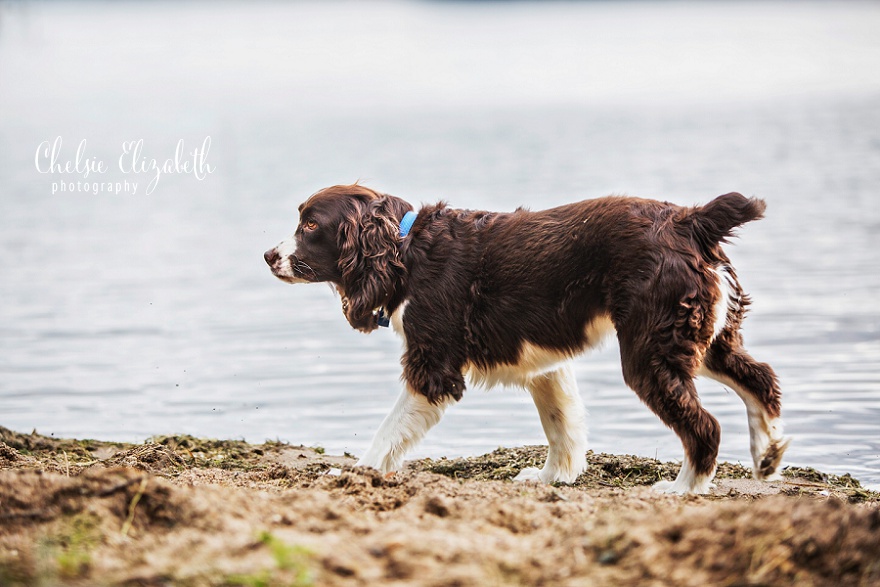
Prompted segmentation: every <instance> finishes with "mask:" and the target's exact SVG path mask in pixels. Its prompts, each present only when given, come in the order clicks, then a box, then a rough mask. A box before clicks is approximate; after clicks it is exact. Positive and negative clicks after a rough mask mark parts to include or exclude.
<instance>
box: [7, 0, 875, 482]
mask: <svg viewBox="0 0 880 587" xmlns="http://www.w3.org/2000/svg"><path fill="white" fill-rule="evenodd" d="M878 32H880V4H878V3H876V2H851V1H840V2H797V1H780V2H776V1H762V2H758V1H754V2H746V1H715V2H678V1H663V2H660V1H657V2H650V1H645V2H636V1H625V2H623V1H621V2H613V1H606V2H535V3H532V2H475V3H472V2H415V1H413V2H403V1H401V2H291V3H281V2H268V3H262V2H224V3H215V2H160V1H156V2H112V3H110V2H76V1H66V2H60V1H59V2H2V1H0V425H3V426H6V427H9V428H13V429H16V430H19V431H30V430H31V429H36V430H38V431H39V432H41V433H44V434H53V435H55V436H73V437H81V438H82V437H93V438H100V439H104V440H125V441H142V440H144V439H145V438H147V437H149V436H151V435H155V434H165V433H186V434H193V435H198V436H210V437H220V438H244V439H247V440H249V441H254V442H262V441H263V440H265V439H276V438H277V439H281V440H286V441H289V442H292V443H297V444H299V443H304V444H308V445H320V446H323V447H325V448H326V450H327V451H328V452H334V453H341V452H342V451H348V452H351V453H354V454H355V455H359V454H361V453H362V452H363V451H364V450H365V449H366V447H367V446H368V443H369V441H370V439H371V436H372V434H373V433H374V432H375V430H376V428H377V427H378V425H379V423H380V422H381V420H382V418H383V417H384V415H385V414H386V413H387V412H388V411H389V409H390V407H391V404H392V402H393V400H394V398H395V397H396V395H397V394H398V393H399V389H400V382H399V379H398V378H399V373H400V367H399V364H398V359H399V354H400V342H399V340H397V339H396V337H395V336H394V335H393V333H391V332H390V331H388V330H383V331H379V332H376V333H374V334H372V335H370V336H364V335H362V334H359V333H356V332H354V331H352V330H350V328H349V326H348V324H347V323H346V321H345V320H344V319H343V317H342V314H341V310H340V306H339V300H338V299H337V298H336V296H335V295H334V294H333V293H332V292H331V291H329V289H328V288H326V287H322V286H290V285H286V284H283V283H282V282H280V281H278V280H277V279H275V278H274V277H272V276H271V275H270V273H269V271H268V268H267V267H266V266H265V263H264V262H263V259H262V253H263V251H265V250H266V249H267V248H269V247H270V246H272V245H274V244H276V243H277V242H278V241H280V240H281V239H283V238H285V237H286V236H288V235H289V234H291V233H292V232H293V229H294V227H295V226H296V222H297V217H296V206H297V205H298V204H299V203H300V202H301V201H302V200H304V199H305V198H306V197H307V196H308V195H310V194H311V193H313V192H315V191H316V190H318V189H320V188H322V187H324V186H327V185H331V184H337V183H350V182H353V181H355V180H360V181H361V182H363V183H366V184H367V185H369V186H370V187H373V188H375V189H378V190H380V191H384V192H388V193H392V194H394V195H397V196H400V197H403V198H405V199H408V200H409V201H411V202H413V203H414V204H419V203H422V202H434V201H436V200H438V199H445V200H447V201H448V202H449V203H450V204H451V205H452V206H455V207H466V208H487V209H495V210H505V211H506V210H512V209H514V208H515V207H517V206H527V207H531V208H533V209H540V208H545V207H549V206H553V205H557V204H561V203H564V202H570V201H573V200H578V199H583V198H592V197H598V196H603V195H607V194H609V193H617V194H629V195H635V196H642V197H652V198H659V199H664V200H669V201H672V202H676V203H679V204H687V205H691V204H695V203H703V202H706V201H708V200H709V199H711V198H713V197H714V196H716V195H718V194H722V193H726V192H729V191H740V192H742V193H744V194H746V195H749V196H758V197H761V198H764V199H766V200H767V202H768V205H769V207H768V212H767V218H766V219H765V220H762V221H760V222H757V223H754V224H749V225H747V226H746V227H744V229H743V230H742V231H741V234H742V239H741V240H737V241H736V242H735V243H734V244H733V245H731V246H729V247H728V252H729V254H730V256H731V257H732V259H733V261H734V264H735V265H736V267H737V269H738V271H739V274H740V277H741V280H742V282H743V284H744V286H745V288H746V289H747V291H749V292H750V293H751V294H752V296H753V298H754V306H753V311H752V313H751V316H750V318H749V319H748V320H747V321H746V323H745V328H744V332H745V337H746V343H747V347H748V348H749V349H750V350H751V352H752V354H753V355H754V356H755V357H757V358H759V359H760V360H764V361H768V362H770V363H771V364H772V365H773V366H774V367H775V369H776V370H777V372H778V373H779V375H780V377H781V380H782V385H783V390H784V404H783V405H784V414H783V416H784V419H785V420H786V422H787V432H789V433H790V434H791V435H792V436H793V437H794V442H793V444H792V446H791V448H790V449H789V452H788V462H789V463H792V464H798V465H805V466H813V467H816V468H819V469H821V470H824V471H827V472H833V473H843V472H851V473H853V475H855V476H856V477H859V478H861V479H862V480H864V481H868V482H869V483H872V484H874V485H878V484H880V426H878V423H880V305H878V297H877V296H878V294H877V292H878V291H880V257H878V248H880V236H878V235H880V204H878V190H880V75H878V72H880V34H878ZM58 137H61V139H62V142H61V146H60V152H59V156H58V163H59V164H61V165H63V164H64V163H65V162H67V161H71V162H75V160H76V151H77V148H78V147H79V146H80V145H81V144H82V151H81V157H82V159H83V161H84V160H85V159H90V160H92V161H93V162H96V161H103V162H104V164H105V167H106V168H107V171H106V172H105V173H103V174H101V173H91V174H90V175H89V177H87V178H83V177H82V174H77V173H62V172H60V171H58V170H57V168H56V169H55V170H54V171H52V172H50V173H40V172H38V166H39V165H42V166H43V169H44V170H45V168H46V167H47V166H48V163H47V161H46V160H45V159H44V160H42V162H41V160H40V157H39V155H40V151H39V149H40V145H41V144H43V148H44V149H45V147H46V145H48V144H51V143H53V142H54V141H55V140H56V139H57V138H58ZM206 137H210V149H209V152H208V153H207V155H206V162H207V164H208V165H210V166H211V167H212V169H213V172H212V173H210V174H207V175H206V176H204V177H203V179H201V180H200V179H198V178H196V177H195V176H194V174H193V173H179V174H170V173H169V174H162V175H161V176H160V178H159V180H158V183H157V184H156V186H155V189H154V190H152V191H151V193H149V194H147V193H146V184H147V183H148V181H150V179H151V178H152V176H151V175H150V174H149V173H134V172H133V171H132V170H130V169H128V170H127V171H126V172H123V171H121V170H120V169H119V167H118V161H119V159H120V157H121V156H122V155H123V147H122V145H123V144H124V143H126V142H128V141H142V162H145V163H147V164H148V163H149V161H150V160H152V159H156V160H157V161H158V163H159V164H160V165H162V163H163V162H164V161H165V160H166V159H171V158H173V157H174V153H175V149H176V147H177V145H178V143H179V141H183V142H184V143H183V152H184V153H191V152H192V151H193V149H196V148H201V147H202V145H203V143H204V142H205V139H206ZM82 141H86V142H85V143H82ZM44 142H47V143H45V144H44ZM189 159H191V157H189ZM129 162H130V159H129ZM71 165H74V163H71ZM125 181H128V182H129V183H130V184H132V183H134V182H137V183H139V187H138V188H137V190H136V191H128V192H123V193H118V194H117V193H112V192H110V193H108V192H106V191H100V190H97V189H91V190H90V189H89V187H88V186H81V187H80V188H79V189H75V190H74V191H70V190H68V191H64V192H62V191H59V190H60V188H59V186H60V184H62V183H64V184H68V185H69V184H70V183H76V182H81V183H88V184H93V183H96V182H101V183H106V182H125ZM53 185H54V187H55V190H56V191H55V193H53ZM95 192H97V193H95ZM576 365H577V373H578V380H579V385H580V390H581V395H582V396H583V398H584V401H585V403H586V404H587V407H588V409H589V411H590V414H591V415H590V420H589V421H590V427H591V430H590V446H591V447H592V448H593V449H595V450H597V451H611V452H617V453H624V452H625V453H634V454H639V455H644V456H657V457H659V458H662V459H678V458H680V457H681V447H680V445H679V443H678V440H677V439H676V437H675V435H674V434H673V433H672V432H671V431H669V430H667V429H666V428H664V427H663V425H662V424H661V423H660V422H659V420H657V418H656V417H655V416H654V415H653V414H652V413H651V412H650V411H649V410H648V409H647V408H645V407H643V406H641V405H640V403H639V401H638V399H637V398H636V397H635V394H633V393H632V392H631V391H629V390H628V389H627V388H626V387H625V386H624V384H623V382H622V378H621V375H620V366H619V362H618V355H617V348H616V343H615V342H614V341H613V340H612V341H610V342H609V343H608V344H607V345H606V348H604V349H603V350H601V351H598V352H593V353H591V354H589V355H587V356H584V357H582V358H580V359H578V360H577V362H576ZM699 388H700V391H701V395H702V397H703V401H704V404H705V405H706V406H707V408H708V409H709V410H710V411H712V412H713V413H714V414H715V415H716V416H717V417H718V418H719V420H720V421H721V424H722V427H723V439H722V448H721V458H722V459H725V460H730V461H734V462H737V461H738V462H742V463H745V464H749V463H750V457H749V452H748V434H747V428H746V418H745V409H744V407H743V405H742V403H741V402H740V401H739V399H738V398H737V397H736V395H735V394H733V393H732V392H730V391H729V390H727V389H725V388H724V387H722V386H720V385H718V384H716V383H713V382H709V381H701V382H700V384H699ZM545 442H546V441H545V439H544V436H543V433H542V431H541V428H540V423H539V421H538V417H537V413H536V411H535V409H534V407H533V405H532V404H531V402H530V400H529V398H528V396H527V395H526V394H525V393H524V392H521V391H518V390H512V389H494V390H491V391H488V392H486V391H483V390H481V389H470V390H469V391H468V392H467V393H466V395H465V399H464V400H463V401H462V402H461V403H460V404H459V405H458V406H456V407H454V408H453V409H451V410H450V411H449V412H448V413H447V416H446V418H445V419H444V421H443V422H442V423H441V424H440V425H439V426H438V427H437V428H436V429H435V430H433V431H432V432H431V433H429V435H428V437H427V439H426V440H425V441H424V442H423V443H422V445H421V446H420V447H419V448H418V450H417V451H416V452H415V453H414V454H413V455H412V456H414V457H418V456H435V457H436V456H449V457H453V456H458V455H472V454H479V453H482V452H486V451H489V450H492V449H494V448H496V447H497V446H500V445H504V446H517V445H521V444H543V443H545Z"/></svg>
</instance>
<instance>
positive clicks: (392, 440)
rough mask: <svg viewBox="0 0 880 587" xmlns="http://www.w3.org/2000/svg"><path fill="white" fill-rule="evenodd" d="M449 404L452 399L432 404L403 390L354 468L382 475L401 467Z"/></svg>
mask: <svg viewBox="0 0 880 587" xmlns="http://www.w3.org/2000/svg"><path fill="white" fill-rule="evenodd" d="M453 403H455V400H453V399H449V400H447V401H444V402H442V403H440V404H438V405H434V404H432V403H431V402H429V401H428V400H427V399H426V398H425V396H423V395H422V394H420V393H416V392H414V391H412V390H411V389H409V388H408V387H407V388H406V389H404V390H403V392H402V393H401V394H400V396H399V397H398V398H397V402H396V403H395V404H394V408H393V409H392V410H391V413H390V414H388V416H387V417H386V418H385V420H384V421H383V422H382V425H381V426H379V430H378V431H377V432H376V436H375V437H374V438H373V442H372V444H371V445H370V449H369V450H368V451H367V453H366V454H365V455H364V456H363V457H361V459H360V460H359V461H358V462H357V466H359V467H373V468H374V469H378V470H379V471H381V472H383V473H389V472H391V471H396V470H397V469H399V468H400V465H401V464H403V457H404V456H405V455H406V453H407V452H408V451H409V450H410V449H411V448H413V447H414V446H415V445H416V444H418V442H419V441H420V440H421V439H422V438H424V436H425V434H426V433H427V432H428V430H430V429H431V427H432V426H434V425H435V424H437V422H439V421H440V418H442V417H443V413H444V412H445V411H446V408H447V407H448V406H449V405H450V404H453Z"/></svg>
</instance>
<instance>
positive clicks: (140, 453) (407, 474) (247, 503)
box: [0, 428, 880, 586]
mask: <svg viewBox="0 0 880 587" xmlns="http://www.w3.org/2000/svg"><path fill="white" fill-rule="evenodd" d="M0 443H2V444H0V584H3V585H10V586H11V585H192V586H202V585H205V586H207V585H229V586H231V585H245V586H275V585H278V586H280V585H285V586H289V585H295V586H304V585H331V586H333V585H379V584H381V585H432V586H433V585H436V586H441V585H442V586H453V585H460V586H469V585H474V586H477V585H481V586H482V585H585V584H590V585H621V584H627V585H708V584H713V585H795V584H797V585H828V584H834V585H876V584H880V542H878V541H877V539H876V537H877V533H878V532H880V494H877V493H875V492H871V491H868V490H865V489H863V488H862V487H861V486H860V484H859V482H858V481H857V480H855V479H853V478H851V477H850V476H848V475H842V476H828V475H823V474H822V473H820V472H818V471H814V470H812V469H798V468H789V469H787V470H786V471H785V473H784V480H783V481H781V482H777V483H769V484H765V483H757V482H755V481H753V480H751V479H750V478H749V471H747V470H746V469H745V468H743V467H742V466H739V465H731V464H727V463H721V464H720V465H719V470H718V477H717V479H716V488H715V489H714V490H713V492H712V493H711V494H710V495H706V496H683V497H682V496H670V495H663V494H659V493H657V492H654V491H653V490H651V488H650V485H651V484H652V483H653V482H655V481H656V480H658V479H660V478H667V479H670V478H673V477H674V475H675V473H676V472H677V468H678V465H676V464H674V463H663V462H660V461H657V460H655V459H650V458H643V457H634V456H627V455H609V454H598V453H597V454H593V453H589V454H588V460H589V463H590V466H589V469H588V471H587V472H586V473H584V474H583V475H581V477H579V478H578V480H577V482H576V483H575V484H573V485H572V486H566V485H556V486H547V485H539V484H533V483H516V482H512V481H510V480H509V479H510V478H511V477H512V476H514V475H515V474H516V472H517V471H518V470H519V469H521V468H522V467H525V466H535V465H538V466H540V464H541V463H542V462H543V459H544V457H545V455H546V448H545V447H537V446H534V447H520V448H499V449H498V450H496V451H493V452H491V453H488V454H486V455H483V456H480V457H471V458H461V459H423V460H417V461H410V462H408V463H407V464H406V466H405V467H404V469H403V470H402V471H399V472H396V473H393V474H388V475H382V474H380V473H379V472H377V471H374V470H371V469H363V468H355V467H354V464H355V462H356V459H355V458H354V457H353V456H352V455H328V454H324V450H323V449H321V448H320V447H305V446H294V445H290V444H286V443H281V442H268V443H264V444H260V445H257V444H248V443H245V442H243V441H234V440H233V441H220V440H204V439H196V438H193V437H189V436H166V437H156V438H152V439H150V440H149V441H147V442H145V443H143V444H125V443H112V442H101V441H94V440H67V439H54V438H51V437H46V436H42V435H39V434H36V433H32V434H22V433H17V432H13V431H10V430H7V429H5V428H0Z"/></svg>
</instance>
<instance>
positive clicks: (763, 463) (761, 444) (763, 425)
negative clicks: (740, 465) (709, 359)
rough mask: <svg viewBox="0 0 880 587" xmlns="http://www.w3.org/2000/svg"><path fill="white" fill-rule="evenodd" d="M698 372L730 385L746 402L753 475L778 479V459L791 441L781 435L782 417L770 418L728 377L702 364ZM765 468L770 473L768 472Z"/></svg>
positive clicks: (752, 398) (764, 478) (766, 479)
mask: <svg viewBox="0 0 880 587" xmlns="http://www.w3.org/2000/svg"><path fill="white" fill-rule="evenodd" d="M700 375H706V376H707V377H710V378H712V379H714V380H715V381H718V382H719V383H721V384H723V385H726V386H727V387H729V388H731V389H732V390H733V391H734V392H736V394H737V395H738V396H739V397H740V399H741V400H742V401H743V403H744V404H745V405H746V415H747V416H748V419H749V448H750V449H751V453H752V474H753V475H754V477H755V479H760V480H763V481H779V480H781V479H782V475H781V474H780V471H779V469H780V467H779V463H780V462H781V461H782V455H783V453H785V449H787V448H788V445H789V443H790V442H791V439H790V438H786V437H784V436H783V433H782V431H783V423H782V419H780V418H771V417H770V416H769V415H768V414H767V412H766V411H765V410H764V408H763V407H762V406H761V404H760V403H759V402H758V401H757V400H755V398H754V397H752V396H751V394H749V393H748V392H747V391H745V390H743V389H742V388H741V387H740V386H738V385H736V384H735V383H734V382H733V380H731V379H729V378H728V377H725V376H723V375H719V374H718V373H713V372H712V371H709V370H708V369H706V368H705V367H703V368H702V369H701V370H700ZM767 471H770V473H769V474H768V473H767Z"/></svg>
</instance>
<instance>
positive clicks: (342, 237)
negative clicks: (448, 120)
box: [264, 184, 789, 494]
mask: <svg viewBox="0 0 880 587" xmlns="http://www.w3.org/2000/svg"><path fill="white" fill-rule="evenodd" d="M765 207H766V204H765V202H764V201H763V200H760V199H756V198H746V197H744V196H742V195H740V194H738V193H730V194H726V195H723V196H719V197H717V198H715V199H714V200H712V201H711V202H709V203H708V204H706V205H704V206H696V207H682V206H678V205H675V204H671V203H668V202H660V201H655V200H648V199H640V198H633V197H624V196H609V197H604V198H598V199H593V200H585V201H581V202H578V203H574V204H568V205H564V206H559V207H557V208H552V209H549V210H544V211H539V212H531V211H528V210H526V209H522V208H519V209H517V210H516V211H514V212H511V213H496V212H485V211H473V210H458V209H453V208H450V207H448V206H447V205H446V204H445V203H443V202H440V203H438V204H436V205H426V206H424V207H422V208H421V209H420V210H419V211H418V212H417V213H416V212H415V211H414V209H413V206H412V205H410V204H409V203H407V202H406V201H404V200H402V199H400V198H397V197H395V196H391V195H386V194H383V193H379V192H377V191H374V190H372V189H369V188H367V187H365V186H362V185H358V184H354V185H338V186H333V187H329V188H326V189H323V190H321V191H318V192H317V193H315V194H314V195H312V196H311V197H309V198H308V199H307V200H306V201H305V202H304V203H303V204H302V205H301V206H300V207H299V216H300V220H299V225H298V226H297V228H296V232H295V234H294V235H293V237H291V238H289V239H288V240H285V241H283V242H281V243H280V244H279V245H277V246H276V247H274V248H272V249H270V250H268V251H266V253H265V255H264V258H265V260H266V262H267V263H268V264H269V266H270V267H271V270H272V273H273V274H274V275H275V276H276V277H278V278H279V279H281V280H283V281H286V282H288V283H316V282H329V283H331V284H333V285H334V286H335V287H336V290H337V291H338V292H339V294H340V297H341V300H342V310H343V313H344V314H345V317H346V319H347V320H348V322H349V324H351V326H352V327H353V328H356V329H357V330H360V331H362V332H365V333H369V332H372V331H373V330H376V329H377V328H379V327H380V326H383V325H387V324H389V323H390V325H391V326H392V327H393V329H394V331H396V332H397V334H399V335H400V336H401V337H403V340H404V342H405V346H404V352H403V357H402V359H401V364H402V366H403V377H402V379H403V381H404V383H405V386H404V389H403V391H402V393H401V394H400V396H399V398H398V399H397V402H396V403H395V405H394V407H393V409H392V410H391V412H390V413H389V415H388V416H387V417H386V418H385V420H384V421H383V422H382V424H381V426H380V427H379V430H378V432H377V433H376V436H375V438H374V439H373V441H372V444H371V446H370V448H369V450H368V451H367V452H366V454H365V455H364V456H363V457H362V458H361V459H360V460H359V461H358V465H359V466H368V467H373V468H375V469H378V470H379V471H382V472H385V473H387V472H391V471H394V470H397V469H398V468H399V467H400V466H401V464H402V463H403V458H404V455H405V454H406V453H407V451H408V450H410V449H411V448H412V447H413V446H414V445H415V444H416V443H417V442H419V440H421V439H422V438H423V437H424V435H425V434H426V433H427V431H428V430H429V429H430V428H431V427H432V426H434V425H435V424H437V422H438V421H439V420H440V418H441V417H442V415H443V413H444V411H445V410H446V409H447V408H448V407H449V406H450V405H452V404H454V403H456V402H457V401H459V400H460V399H461V398H462V395H463V393H464V391H465V380H466V378H468V379H469V380H470V381H471V382H473V383H476V384H482V385H485V386H493V385H498V384H501V385H505V386H520V387H524V388H525V389H526V390H528V391H529V393H530V394H531V396H532V398H533V400H534V402H535V405H536V406H537V408H538V413H539V416H540V419H541V424H542V426H543V428H544V432H545V433H546V435H547V442H548V453H547V460H546V462H545V464H544V466H543V467H542V468H541V469H537V468H528V469H524V470H522V471H520V472H519V474H518V475H517V476H516V477H515V479H517V480H537V481H541V482H544V483H555V482H561V483H573V482H574V481H575V479H576V478H577V477H578V475H579V474H580V473H582V472H583V471H584V470H585V468H586V466H587V462H586V455H585V453H586V450H587V447H586V443H587V440H586V436H587V435H586V429H587V428H586V412H585V409H584V404H583V402H582V400H581V398H580V396H579V394H578V390H577V383H576V381H575V376H574V372H573V370H572V367H571V361H572V359H573V357H575V356H576V355H579V354H580V353H582V352H584V351H586V350H587V349H589V348H591V347H595V346H596V345H597V344H599V343H600V342H601V341H602V340H603V339H604V338H605V337H606V336H607V335H610V334H611V333H616V336H617V340H618V342H619V344H620V355H621V363H622V367H623V379H624V381H625V382H626V384H627V385H628V386H629V387H630V388H631V389H632V390H633V391H635V393H636V394H637V395H638V397H639V398H640V399H641V400H642V401H643V402H644V403H645V404H646V405H647V406H648V407H649V408H650V409H651V410H652V411H653V412H654V413H655V414H656V415H657V416H658V417H659V418H660V419H661V420H662V421H663V423H664V424H666V426H668V427H670V428H671V429H672V430H673V431H674V432H675V433H676V434H677V435H678V437H679V438H680V440H681V443H682V445H683V447H684V459H683V461H682V466H681V469H680V472H679V474H678V476H677V477H676V478H675V480H674V481H671V482H670V481H661V482H659V483H657V484H656V485H655V486H654V487H655V489H657V490H659V491H663V492H667V493H676V494H684V493H696V494H700V493H707V492H709V491H710V489H711V487H712V484H711V481H712V479H713V477H714V475H715V468H716V457H717V454H718V445H719V442H720V438H721V428H720V426H719V424H718V421H717V420H716V419H715V418H714V417H713V416H712V415H711V414H710V413H709V412H707V411H706V410H705V409H704V408H703V407H702V405H701V404H700V400H699V397H698V395H697V390H696V387H695V385H694V378H695V377H696V376H698V375H704V376H708V377H710V378H713V379H715V380H718V381H720V382H721V383H722V384H724V385H726V386H728V387H730V388H732V389H733V390H734V391H735V392H736V393H737V395H738V396H739V397H740V398H741V399H742V401H743V402H744V403H745V405H746V412H747V416H748V425H749V436H750V444H751V446H750V448H751V456H752V464H753V468H752V471H753V474H754V477H755V478H757V479H760V480H765V481H772V480H777V479H779V478H780V474H779V468H780V462H781V459H782V456H783V453H784V452H785V449H786V448H787V447H788V444H789V439H788V438H787V437H784V436H783V426H782V421H781V419H780V409H781V392H780V388H779V382H778V379H777V377H776V374H775V373H774V371H773V369H772V368H771V367H770V366H769V365H767V364H765V363H759V362H757V361H755V360H754V359H753V358H752V357H751V356H750V355H749V354H748V353H747V352H746V351H745V349H744V348H743V340H742V335H741V334H740V325H741V323H742V320H743V318H744V316H745V313H746V309H747V306H748V305H749V303H750V301H749V298H748V296H747V295H746V294H744V293H743V291H742V288H741V287H740V283H739V281H738V279H737V276H736V273H735V271H734V269H733V267H732V266H731V263H730V260H729V259H728V257H727V256H726V255H725V253H724V251H723V250H722V248H721V244H722V243H725V242H727V241H728V239H729V238H730V237H731V236H733V231H734V229H735V228H737V227H738V226H740V225H742V224H744V223H746V222H750V221H752V220H757V219H760V218H762V217H763V213H764V210H765Z"/></svg>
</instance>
